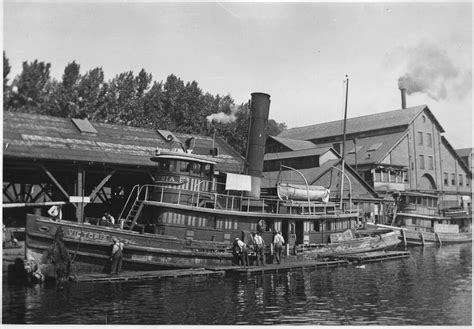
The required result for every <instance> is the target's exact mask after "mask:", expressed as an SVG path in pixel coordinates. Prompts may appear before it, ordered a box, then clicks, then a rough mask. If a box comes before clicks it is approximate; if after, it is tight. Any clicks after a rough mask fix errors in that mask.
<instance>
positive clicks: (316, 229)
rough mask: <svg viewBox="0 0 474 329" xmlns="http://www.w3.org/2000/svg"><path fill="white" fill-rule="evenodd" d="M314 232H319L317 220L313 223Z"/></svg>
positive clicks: (319, 226)
mask: <svg viewBox="0 0 474 329" xmlns="http://www.w3.org/2000/svg"><path fill="white" fill-rule="evenodd" d="M314 230H315V231H316V232H320V231H321V223H320V222H319V220H315V221H314Z"/></svg>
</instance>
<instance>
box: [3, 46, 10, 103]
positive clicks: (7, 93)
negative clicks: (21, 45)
mask: <svg viewBox="0 0 474 329" xmlns="http://www.w3.org/2000/svg"><path fill="white" fill-rule="evenodd" d="M10 70H11V66H10V63H9V61H8V58H7V57H6V55H5V52H3V107H4V108H7V107H8V104H9V103H10V102H9V100H10V94H11V88H9V86H8V75H9V74H10Z"/></svg>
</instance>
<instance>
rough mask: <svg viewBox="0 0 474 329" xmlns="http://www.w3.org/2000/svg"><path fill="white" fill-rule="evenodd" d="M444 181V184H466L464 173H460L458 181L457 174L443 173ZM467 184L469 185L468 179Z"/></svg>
mask: <svg viewBox="0 0 474 329" xmlns="http://www.w3.org/2000/svg"><path fill="white" fill-rule="evenodd" d="M443 178H444V179H443V181H444V186H456V184H457V185H459V186H464V175H463V174H458V180H457V182H456V174H453V173H451V174H449V173H447V172H444V173H443ZM466 186H469V180H468V179H466Z"/></svg>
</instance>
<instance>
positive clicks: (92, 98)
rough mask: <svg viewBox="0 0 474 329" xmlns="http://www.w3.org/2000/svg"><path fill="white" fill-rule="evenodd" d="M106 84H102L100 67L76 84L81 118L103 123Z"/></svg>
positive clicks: (102, 78)
mask: <svg viewBox="0 0 474 329" xmlns="http://www.w3.org/2000/svg"><path fill="white" fill-rule="evenodd" d="M107 92H108V84H107V83H105V82H104V72H103V70H102V68H101V67H97V68H95V69H93V70H90V71H88V72H87V73H86V74H84V76H82V77H81V79H80V81H79V82H78V84H77V95H78V103H79V108H80V109H81V117H84V118H88V119H90V120H93V121H103V119H104V117H103V116H102V114H103V113H104V112H105V110H104V107H105V106H106V105H105V104H106V95H107Z"/></svg>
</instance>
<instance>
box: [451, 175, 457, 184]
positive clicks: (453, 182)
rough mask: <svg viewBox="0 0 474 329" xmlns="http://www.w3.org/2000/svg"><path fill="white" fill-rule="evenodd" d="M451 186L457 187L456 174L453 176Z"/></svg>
mask: <svg viewBox="0 0 474 329" xmlns="http://www.w3.org/2000/svg"><path fill="white" fill-rule="evenodd" d="M451 185H453V186H454V185H456V174H451Z"/></svg>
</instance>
